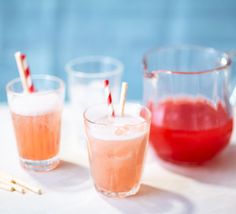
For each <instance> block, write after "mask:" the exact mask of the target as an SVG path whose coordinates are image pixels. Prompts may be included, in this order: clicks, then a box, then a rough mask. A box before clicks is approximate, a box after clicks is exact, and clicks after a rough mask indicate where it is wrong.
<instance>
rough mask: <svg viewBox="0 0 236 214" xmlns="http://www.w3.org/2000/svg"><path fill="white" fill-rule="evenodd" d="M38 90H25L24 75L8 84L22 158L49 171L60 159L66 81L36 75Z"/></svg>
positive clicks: (25, 164)
mask: <svg viewBox="0 0 236 214" xmlns="http://www.w3.org/2000/svg"><path fill="white" fill-rule="evenodd" d="M32 80H33V82H34V85H35V87H36V90H37V91H36V92H34V93H25V92H23V89H22V86H21V81H20V79H14V80H12V81H10V82H9V83H8V84H7V87H6V90H7V96H8V104H9V108H10V111H11V115H12V119H13V126H14V130H15V136H16V142H17V148H18V152H19V156H20V162H21V164H22V166H23V167H25V168H27V169H31V170H34V171H49V170H51V169H53V168H55V167H56V166H57V165H58V163H59V158H58V152H59V144H60V129H61V112H62V106H63V100H64V83H63V81H62V80H60V79H59V78H57V77H54V76H49V75H40V76H33V78H32Z"/></svg>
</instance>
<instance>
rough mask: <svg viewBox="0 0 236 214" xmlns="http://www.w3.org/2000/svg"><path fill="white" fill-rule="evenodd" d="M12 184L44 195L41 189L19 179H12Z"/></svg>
mask: <svg viewBox="0 0 236 214" xmlns="http://www.w3.org/2000/svg"><path fill="white" fill-rule="evenodd" d="M11 182H12V183H13V184H16V185H19V186H21V187H23V188H25V189H27V190H29V191H31V192H34V193H37V194H39V195H42V194H43V192H42V190H41V189H40V188H38V187H35V186H31V185H29V184H27V183H26V182H24V181H21V180H19V179H16V178H12V180H11Z"/></svg>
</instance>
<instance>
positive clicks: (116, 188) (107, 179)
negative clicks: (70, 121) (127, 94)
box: [84, 103, 151, 197]
mask: <svg viewBox="0 0 236 214" xmlns="http://www.w3.org/2000/svg"><path fill="white" fill-rule="evenodd" d="M150 115H151V113H150V111H149V110H148V109H147V108H146V107H144V106H141V105H139V104H134V103H126V106H125V114H124V116H122V117H121V116H118V115H116V117H110V116H108V107H107V106H106V105H97V106H94V107H90V108H88V109H87V110H86V111H85V112H84V122H85V132H86V137H87V142H88V152H89V160H90V169H91V175H92V178H93V181H94V184H95V188H96V189H97V191H98V192H101V193H103V194H105V195H107V196H111V197H126V196H130V195H134V194H136V193H137V192H138V190H139V187H140V179H141V175H142V170H143V164H144V158H145V151H146V147H147V142H148V138H149V129H150V118H151V116H150Z"/></svg>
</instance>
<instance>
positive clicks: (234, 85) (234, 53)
mask: <svg viewBox="0 0 236 214" xmlns="http://www.w3.org/2000/svg"><path fill="white" fill-rule="evenodd" d="M225 53H227V54H228V55H229V56H230V58H231V60H232V64H231V74H230V81H231V83H230V85H231V87H230V92H231V93H230V98H229V101H230V104H231V105H232V106H233V105H235V104H236V79H235V78H236V77H235V78H232V77H233V73H234V72H233V71H234V70H236V50H235V49H232V50H228V51H225Z"/></svg>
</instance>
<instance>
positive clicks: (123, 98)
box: [120, 82, 128, 117]
mask: <svg viewBox="0 0 236 214" xmlns="http://www.w3.org/2000/svg"><path fill="white" fill-rule="evenodd" d="M127 89H128V83H127V82H123V83H122V87H121V93H120V115H121V116H122V117H123V116H124V111H125V101H126V94H127Z"/></svg>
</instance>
